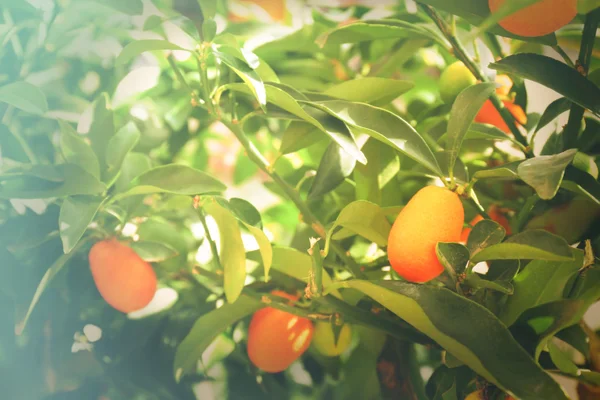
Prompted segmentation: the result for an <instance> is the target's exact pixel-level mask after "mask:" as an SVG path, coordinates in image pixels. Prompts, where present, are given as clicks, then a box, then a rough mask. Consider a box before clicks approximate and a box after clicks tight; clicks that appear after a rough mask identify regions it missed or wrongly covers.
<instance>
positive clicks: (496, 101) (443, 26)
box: [419, 3, 528, 155]
mask: <svg viewBox="0 0 600 400" xmlns="http://www.w3.org/2000/svg"><path fill="white" fill-rule="evenodd" d="M419 6H420V7H421V8H422V9H423V11H425V13H426V14H427V15H428V16H429V17H430V18H431V19H432V20H433V22H434V23H435V24H436V25H437V27H438V28H439V29H440V31H441V32H442V34H443V35H444V37H445V38H446V39H447V40H448V41H449V42H450V44H451V45H452V49H453V50H454V55H455V56H456V57H457V58H458V59H459V60H460V61H462V62H463V63H464V64H465V65H466V67H467V68H468V69H469V71H471V73H472V74H473V76H475V78H477V79H478V80H479V81H481V82H489V80H488V79H487V78H486V77H485V76H484V75H483V73H482V72H481V70H480V69H479V67H478V66H477V64H475V62H474V61H473V60H472V59H471V57H469V55H468V54H467V52H466V50H465V48H464V47H463V46H462V44H461V43H460V41H459V40H458V38H457V37H456V36H455V35H453V34H452V30H451V28H450V26H448V24H447V23H446V21H444V20H443V18H442V17H441V16H440V15H439V14H438V12H437V11H435V10H434V9H433V8H432V7H430V6H428V5H426V4H422V3H419ZM490 100H491V101H492V104H493V105H494V107H495V108H496V109H497V110H498V112H499V113H500V116H501V117H502V119H503V120H504V122H506V125H507V126H508V128H509V129H510V131H511V132H512V134H513V135H514V137H515V139H516V140H517V141H518V142H519V143H521V144H522V145H523V146H525V147H527V146H528V144H527V139H526V138H525V136H523V135H522V134H521V131H519V128H517V125H516V124H515V119H514V117H513V116H512V114H511V113H510V111H508V110H507V109H506V108H505V107H504V105H503V104H502V102H501V101H500V98H499V97H498V96H497V95H496V94H495V93H494V94H492V96H491V97H490ZM526 155H527V154H526Z"/></svg>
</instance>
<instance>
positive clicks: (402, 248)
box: [387, 186, 465, 283]
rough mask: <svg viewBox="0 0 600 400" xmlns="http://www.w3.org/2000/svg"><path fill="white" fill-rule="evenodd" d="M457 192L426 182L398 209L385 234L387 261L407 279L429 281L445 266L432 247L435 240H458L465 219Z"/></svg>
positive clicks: (434, 246)
mask: <svg viewBox="0 0 600 400" xmlns="http://www.w3.org/2000/svg"><path fill="white" fill-rule="evenodd" d="M464 218H465V215H464V208H463V205H462V203H461V201H460V199H459V197H458V195H457V194H456V193H454V192H452V191H450V190H449V189H446V188H442V187H437V186H426V187H424V188H422V189H421V190H419V191H418V192H417V193H416V194H415V195H414V196H413V197H412V198H411V199H410V201H409V202H408V203H407V204H406V206H405V207H404V208H403V209H402V211H400V214H398V217H397V218H396V221H395V222H394V225H393V226H392V230H391V231H390V235H389V238H388V248H387V250H388V259H389V261H390V265H391V266H392V268H393V269H394V271H396V272H397V273H398V275H400V276H401V277H402V278H404V279H406V280H407V281H410V282H418V283H422V282H428V281H430V280H432V279H434V278H436V277H437V276H439V275H440V274H441V273H442V272H443V270H444V267H443V266H442V264H441V263H440V262H439V260H438V258H437V254H436V251H435V248H436V245H437V243H438V242H458V241H459V240H460V235H461V232H462V227H463V221H464Z"/></svg>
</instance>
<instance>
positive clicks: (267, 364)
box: [248, 291, 314, 373]
mask: <svg viewBox="0 0 600 400" xmlns="http://www.w3.org/2000/svg"><path fill="white" fill-rule="evenodd" d="M273 294H275V295H279V296H281V297H285V298H287V299H290V300H292V299H294V297H293V296H291V295H288V294H287V293H283V292H278V291H276V292H273ZM313 331H314V327H313V324H312V322H311V321H310V320H308V319H306V318H302V317H298V316H297V315H294V314H290V313H288V312H285V311H281V310H279V309H276V308H273V307H265V308H263V309H261V310H258V311H257V312H255V313H254V315H253V316H252V320H251V321H250V326H249V328H248V358H250V361H251V362H252V364H254V365H255V366H257V367H258V368H260V369H262V370H263V371H265V372H269V373H276V372H281V371H284V370H285V369H287V368H288V367H289V366H290V365H291V364H292V363H293V362H294V361H296V360H297V359H298V358H300V356H301V355H302V354H303V353H304V352H305V351H306V350H307V349H308V347H309V346H310V343H311V340H312V336H313Z"/></svg>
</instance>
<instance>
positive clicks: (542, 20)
mask: <svg viewBox="0 0 600 400" xmlns="http://www.w3.org/2000/svg"><path fill="white" fill-rule="evenodd" d="M505 2H506V0H488V5H489V6H490V11H491V12H492V13H495V12H496V11H498V9H499V8H500V7H501V6H502V5H503V4H504V3H505ZM576 15H577V0H542V1H540V2H538V3H535V4H532V5H530V6H528V7H525V8H522V9H521V10H519V11H517V12H515V13H513V14H511V15H509V16H507V17H505V18H503V19H501V20H500V22H499V24H500V26H501V27H503V28H504V29H506V30H507V31H509V32H510V33H513V34H515V35H519V36H526V37H534V36H544V35H548V34H550V33H552V32H554V31H556V30H558V29H560V28H562V27H563V26H565V25H567V24H568V23H569V22H571V20H572V19H573V18H575V16H576Z"/></svg>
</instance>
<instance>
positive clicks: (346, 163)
mask: <svg viewBox="0 0 600 400" xmlns="http://www.w3.org/2000/svg"><path fill="white" fill-rule="evenodd" d="M355 165H356V160H355V159H354V157H352V156H350V155H349V154H348V153H347V152H346V151H345V150H344V149H342V148H341V147H340V146H338V145H337V143H334V142H332V143H330V144H329V146H328V147H327V150H325V154H323V158H321V162H320V163H319V168H318V169H317V174H316V175H315V179H314V181H313V183H312V186H311V187H310V190H309V192H308V199H309V200H310V199H314V198H316V197H319V196H323V195H324V194H326V193H329V192H331V191H332V190H333V189H335V188H336V187H338V186H339V185H340V184H341V183H342V182H344V179H346V178H347V177H349V176H350V175H351V174H352V171H353V170H354V166H355Z"/></svg>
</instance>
